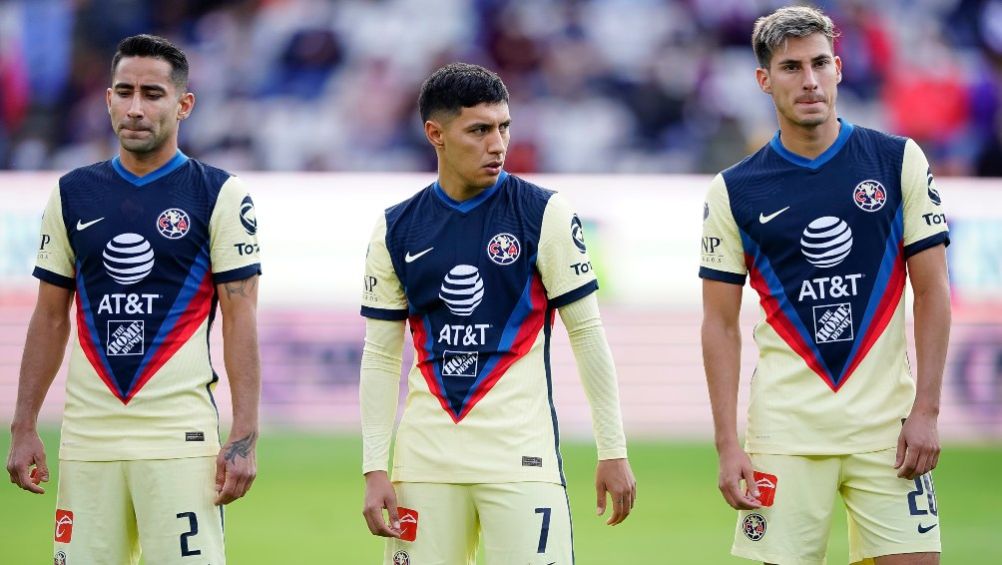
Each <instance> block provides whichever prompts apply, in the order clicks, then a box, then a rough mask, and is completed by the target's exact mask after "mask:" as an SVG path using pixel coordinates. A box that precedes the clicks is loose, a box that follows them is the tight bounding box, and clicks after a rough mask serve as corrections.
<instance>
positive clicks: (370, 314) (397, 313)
mask: <svg viewBox="0 0 1002 565" xmlns="http://www.w3.org/2000/svg"><path fill="white" fill-rule="evenodd" d="M361 314H362V315H363V316H365V317H366V318H374V319H376V320H387V321H390V322H402V321H404V320H406V319H407V310H390V309H387V308H373V307H372V306H362V311H361Z"/></svg>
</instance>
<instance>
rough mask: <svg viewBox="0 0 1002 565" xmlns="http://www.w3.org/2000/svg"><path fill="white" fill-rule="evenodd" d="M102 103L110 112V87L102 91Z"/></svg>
mask: <svg viewBox="0 0 1002 565" xmlns="http://www.w3.org/2000/svg"><path fill="white" fill-rule="evenodd" d="M104 105H105V106H107V107H108V113H109V114H110V113H111V89H110V88H109V89H108V90H106V91H104Z"/></svg>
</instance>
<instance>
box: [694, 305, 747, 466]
mask: <svg viewBox="0 0 1002 565" xmlns="http://www.w3.org/2000/svg"><path fill="white" fill-rule="evenodd" d="M702 340H703V366H704V368H705V370H706V384H707V388H708V390H709V394H710V406H711V407H712V410H713V428H714V438H715V441H716V445H717V451H721V450H722V449H725V448H730V447H734V446H737V445H738V431H737V405H738V383H739V381H740V372H741V332H740V328H739V327H738V324H737V323H736V322H735V323H727V322H723V321H720V320H716V319H704V321H703V328H702Z"/></svg>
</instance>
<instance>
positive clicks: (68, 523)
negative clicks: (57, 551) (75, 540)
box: [56, 508, 73, 543]
mask: <svg viewBox="0 0 1002 565" xmlns="http://www.w3.org/2000/svg"><path fill="white" fill-rule="evenodd" d="M72 537H73V513H72V512H70V511H69V510H60V509H58V508H57V509H56V542H57V543H70V539H71V538H72Z"/></svg>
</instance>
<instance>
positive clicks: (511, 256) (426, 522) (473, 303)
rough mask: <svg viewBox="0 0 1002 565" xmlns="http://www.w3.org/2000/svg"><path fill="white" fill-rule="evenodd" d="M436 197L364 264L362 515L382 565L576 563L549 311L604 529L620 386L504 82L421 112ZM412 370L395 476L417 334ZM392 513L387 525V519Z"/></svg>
mask: <svg viewBox="0 0 1002 565" xmlns="http://www.w3.org/2000/svg"><path fill="white" fill-rule="evenodd" d="M418 105H419V107H420V113H421V119H422V120H423V121H424V131H425V135H426V137H427V139H428V141H429V142H430V143H431V145H432V147H434V148H435V152H436V154H437V156H438V181H437V182H435V183H433V184H431V185H429V186H427V187H425V188H424V189H422V190H421V191H419V192H418V193H417V194H416V195H414V196H413V197H412V198H410V199H409V200H406V201H404V202H402V203H400V204H397V205H396V206H393V207H391V208H389V209H387V210H386V212H385V214H384V215H383V216H381V217H380V219H379V221H378V223H377V225H376V228H375V231H374V232H373V234H372V239H371V241H370V243H369V250H368V255H367V259H366V268H365V280H364V292H363V296H362V315H363V316H365V317H366V318H367V319H366V338H365V349H364V353H363V356H362V369H361V391H360V396H361V406H362V439H363V445H364V461H363V472H364V474H365V483H366V488H365V508H364V511H363V514H364V516H365V519H366V522H367V523H368V526H369V530H370V531H371V532H372V533H373V534H375V535H380V536H386V537H388V538H390V539H388V540H387V545H386V552H385V559H384V561H383V562H384V563H388V564H393V565H406V564H410V563H414V564H422V565H425V564H429V565H430V564H443V565H445V564H448V565H458V564H464V563H470V564H472V563H474V559H475V555H476V548H477V543H478V538H480V537H482V539H483V545H484V552H485V557H486V562H487V563H488V564H489V565H503V564H512V565H516V564H517V565H524V564H526V563H567V564H569V563H573V560H574V556H573V547H572V540H571V519H570V510H569V507H568V501H567V494H566V489H565V483H564V475H563V470H562V466H561V459H560V448H559V438H560V436H559V431H558V428H557V418H556V412H555V410H554V407H553V394H552V393H553V390H552V379H551V375H550V361H549V348H550V334H551V331H552V326H553V321H554V312H555V311H557V310H559V312H560V316H561V319H562V320H563V322H564V325H565V326H566V327H567V331H568V333H569V336H570V340H571V345H572V348H573V351H574V355H575V358H576V359H577V362H578V366H579V368H580V373H581V377H582V381H583V383H584V387H585V391H586V393H587V395H588V398H589V401H590V403H591V407H592V418H593V421H594V430H595V438H596V442H597V444H598V459H599V462H598V469H597V471H596V488H597V495H598V512H599V513H600V514H602V513H604V512H605V508H606V494H607V493H608V494H609V495H611V498H612V502H613V511H612V516H611V518H610V519H609V520H608V522H607V523H609V524H612V525H615V524H618V523H620V522H622V521H623V520H624V519H626V517H627V516H628V515H629V514H630V510H631V509H632V507H633V504H634V500H635V498H636V482H635V481H634V478H633V473H632V471H631V470H630V465H629V462H628V461H627V459H626V440H625V437H624V434H623V428H622V422H621V417H620V409H619V393H618V387H617V383H616V372H615V367H614V366H613V362H612V355H611V353H610V350H609V347H608V344H607V342H606V339H605V333H604V330H603V329H602V324H601V319H600V317H599V311H598V303H597V301H596V298H595V295H594V292H595V290H596V289H597V288H598V285H597V282H596V279H595V273H594V271H593V270H592V268H591V263H590V262H589V260H588V253H587V249H586V247H585V241H584V234H583V231H582V227H581V221H580V220H579V219H578V217H577V215H576V214H574V212H573V211H572V209H571V207H570V205H569V204H568V203H567V201H566V200H565V199H564V198H563V197H562V196H561V195H559V194H556V193H553V192H551V191H548V190H544V189H542V188H540V187H538V186H535V185H533V184H530V183H528V182H526V181H524V180H522V179H520V178H518V177H516V176H514V175H510V174H508V173H507V172H505V171H504V170H503V168H502V167H503V165H504V159H505V153H506V151H507V148H508V140H509V127H510V125H511V117H510V116H509V113H508V92H507V89H506V88H505V86H504V84H503V83H502V82H501V79H500V78H499V77H498V76H497V75H496V74H494V73H492V72H490V71H488V70H487V69H484V68H482V67H479V66H476V65H468V64H460V63H455V64H450V65H446V66H444V67H442V68H441V69H439V70H437V71H436V72H435V73H434V74H432V75H431V76H430V77H429V78H428V79H427V80H426V81H425V83H424V85H423V86H422V88H421V93H420V97H419V100H418ZM405 323H407V324H409V326H410V332H411V337H412V339H413V342H414V349H415V362H414V366H413V367H412V368H411V371H410V375H409V378H408V396H407V405H406V408H405V409H404V414H403V419H402V420H401V422H400V426H399V428H398V430H397V436H396V441H395V453H394V460H393V479H392V480H393V482H392V484H391V482H390V478H389V477H388V476H387V469H388V461H387V460H388V455H389V444H390V436H391V434H392V432H393V424H394V418H395V415H396V407H397V396H398V389H399V380H400V379H399V375H400V365H401V353H402V349H403V340H404V327H405ZM384 508H385V509H386V510H387V511H388V515H389V523H387V522H386V519H385V518H384V515H383V509H384Z"/></svg>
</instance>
